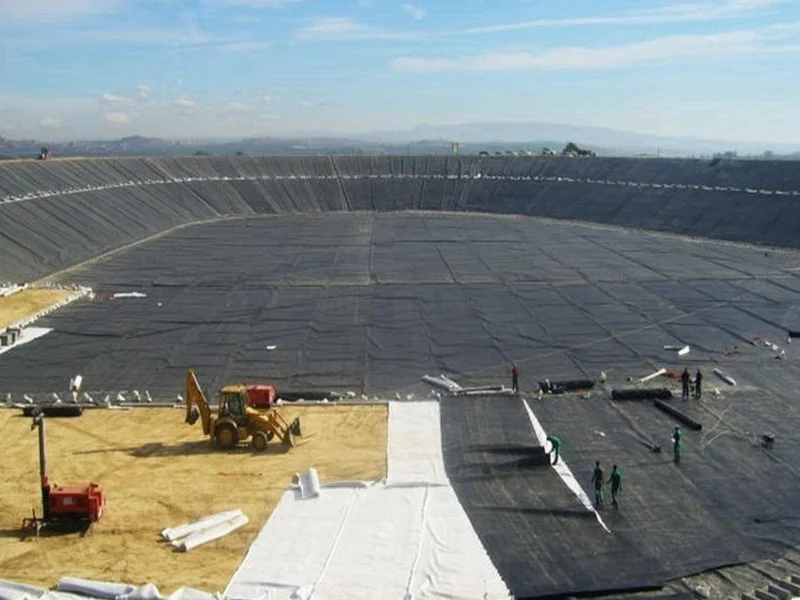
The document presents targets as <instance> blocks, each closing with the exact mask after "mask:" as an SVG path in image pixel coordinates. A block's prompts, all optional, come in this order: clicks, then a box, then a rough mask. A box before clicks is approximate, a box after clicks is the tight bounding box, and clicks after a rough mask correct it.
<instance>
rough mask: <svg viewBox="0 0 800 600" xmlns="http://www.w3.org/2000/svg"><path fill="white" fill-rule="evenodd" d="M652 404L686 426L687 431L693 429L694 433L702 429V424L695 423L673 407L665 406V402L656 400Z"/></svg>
mask: <svg viewBox="0 0 800 600" xmlns="http://www.w3.org/2000/svg"><path fill="white" fill-rule="evenodd" d="M653 404H655V405H656V407H657V408H660V409H661V410H663V411H664V412H665V413H667V414H668V415H672V416H673V417H675V418H676V419H678V421H680V422H681V423H683V424H684V425H686V426H687V427H688V428H689V429H694V430H695V431H700V430H701V429H702V428H703V425H702V423H699V422H697V421H695V420H694V419H693V418H692V417H690V416H689V415H687V414H686V413H684V412H683V411H680V410H678V409H677V408H675V407H674V406H672V405H670V404H667V403H666V402H662V401H661V400H656V401H655V402H654V403H653Z"/></svg>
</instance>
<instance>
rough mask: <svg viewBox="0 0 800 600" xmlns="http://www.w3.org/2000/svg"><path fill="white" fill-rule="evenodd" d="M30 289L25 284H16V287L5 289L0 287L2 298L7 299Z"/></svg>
mask: <svg viewBox="0 0 800 600" xmlns="http://www.w3.org/2000/svg"><path fill="white" fill-rule="evenodd" d="M27 287H28V284H27V283H23V284H22V285H19V284H15V285H7V286H4V287H0V298H6V297H8V296H11V295H13V294H16V293H17V292H21V291H22V290H24V289H26V288H27Z"/></svg>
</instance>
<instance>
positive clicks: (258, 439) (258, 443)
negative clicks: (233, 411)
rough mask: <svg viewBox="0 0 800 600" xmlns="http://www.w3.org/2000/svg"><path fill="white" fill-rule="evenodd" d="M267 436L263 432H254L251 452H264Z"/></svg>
mask: <svg viewBox="0 0 800 600" xmlns="http://www.w3.org/2000/svg"><path fill="white" fill-rule="evenodd" d="M268 441H269V440H268V439H267V434H266V433H264V432H263V431H256V432H255V433H253V441H252V444H253V450H255V451H256V452H264V451H265V450H266V449H267V442H268Z"/></svg>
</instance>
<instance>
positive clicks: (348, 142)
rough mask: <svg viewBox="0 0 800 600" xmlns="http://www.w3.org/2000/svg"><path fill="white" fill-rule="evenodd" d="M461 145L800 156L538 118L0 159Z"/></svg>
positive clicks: (99, 145)
mask: <svg viewBox="0 0 800 600" xmlns="http://www.w3.org/2000/svg"><path fill="white" fill-rule="evenodd" d="M453 142H458V143H459V146H460V147H459V151H460V152H461V153H462V154H477V153H478V152H481V151H486V152H489V153H492V154H494V153H497V152H504V153H505V152H519V151H520V150H524V151H527V152H533V153H538V152H540V151H541V150H542V149H543V148H549V149H552V150H556V151H558V150H560V149H562V148H563V147H564V146H565V145H566V144H567V142H575V143H576V144H578V145H579V146H581V147H582V148H587V149H590V150H593V151H595V152H596V153H597V154H598V155H601V156H602V155H606V156H609V155H610V156H632V155H640V154H646V155H650V156H653V155H656V154H658V155H660V156H691V155H695V156H710V155H714V154H724V153H728V155H732V154H733V153H734V152H736V153H738V154H739V155H754V156H760V155H763V154H764V153H765V152H771V153H773V154H775V155H782V156H787V155H794V156H793V157H795V158H797V157H800V142H799V143H798V144H796V145H787V144H768V143H764V144H759V143H753V142H724V141H714V140H699V139H691V138H682V137H665V136H656V135H648V134H639V133H631V132H626V131H619V130H616V129H609V128H603V127H582V126H576V125H558V124H553V123H533V122H497V123H474V124H466V125H419V126H417V127H415V128H413V129H410V130H408V131H376V132H372V133H365V134H358V135H352V136H333V135H324V136H322V135H320V136H311V137H303V138H299V137H294V138H288V137H283V138H282V137H275V138H272V137H265V138H247V139H240V140H232V139H227V140H220V139H217V140H191V141H187V140H164V139H159V138H148V137H143V136H139V135H135V136H130V137H125V138H121V139H117V140H85V141H72V142H58V143H47V142H46V141H37V140H8V139H4V138H2V137H0V156H3V155H5V156H28V155H35V154H38V152H39V150H40V148H41V147H42V146H48V147H49V148H50V149H51V150H52V152H53V154H54V155H55V156H77V155H81V156H102V155H154V154H164V155H186V154H194V153H204V154H205V153H207V154H237V153H242V154H289V155H291V154H295V155H296V154H304V155H309V154H442V153H450V152H452V151H453V147H452V143H453Z"/></svg>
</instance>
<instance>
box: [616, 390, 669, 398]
mask: <svg viewBox="0 0 800 600" xmlns="http://www.w3.org/2000/svg"><path fill="white" fill-rule="evenodd" d="M670 398H672V392H671V391H669V390H668V389H667V388H644V389H637V388H634V389H623V390H611V399H612V400H669V399H670Z"/></svg>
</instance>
